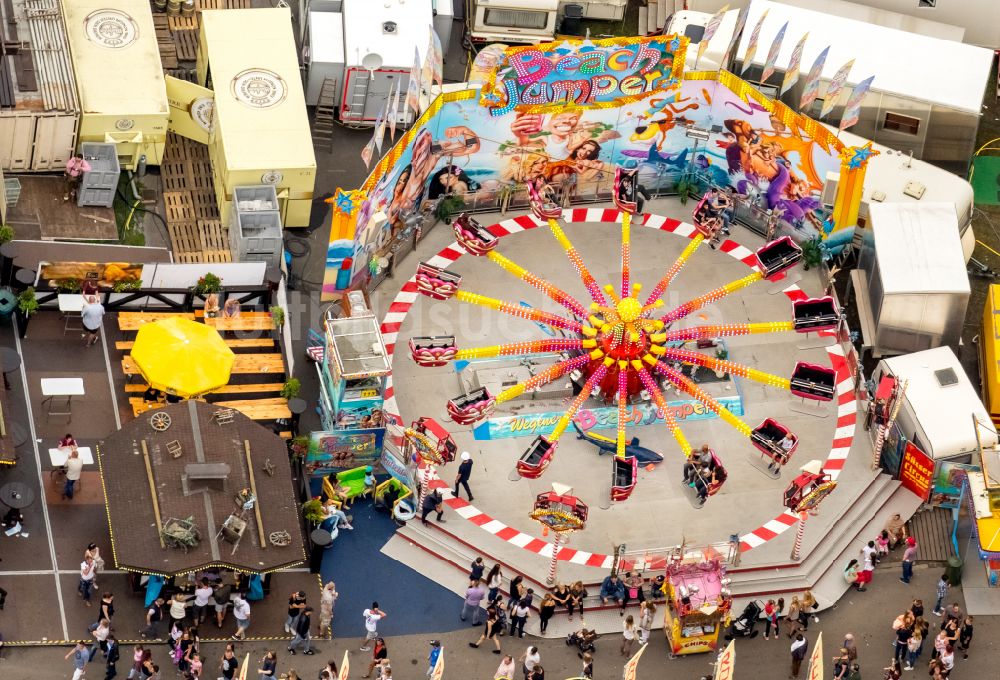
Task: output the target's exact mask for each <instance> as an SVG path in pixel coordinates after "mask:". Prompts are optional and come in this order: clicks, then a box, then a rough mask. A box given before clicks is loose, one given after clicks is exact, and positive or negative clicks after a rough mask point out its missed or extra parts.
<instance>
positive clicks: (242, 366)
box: [122, 354, 285, 377]
mask: <svg viewBox="0 0 1000 680" xmlns="http://www.w3.org/2000/svg"><path fill="white" fill-rule="evenodd" d="M122 372H123V373H124V374H125V375H126V377H131V376H133V375H139V367H138V366H136V365H135V361H133V360H132V356H131V355H128V356H125V357H123V358H122ZM284 372H285V362H284V361H283V360H282V358H281V355H280V354H237V355H236V356H235V357H233V369H232V371H231V373H241V374H242V373H274V374H279V375H281V374H284Z"/></svg>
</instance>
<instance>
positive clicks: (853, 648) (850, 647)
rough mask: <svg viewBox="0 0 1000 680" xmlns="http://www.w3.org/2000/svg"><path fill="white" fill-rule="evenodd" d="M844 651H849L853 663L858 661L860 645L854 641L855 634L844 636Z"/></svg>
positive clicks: (848, 654)
mask: <svg viewBox="0 0 1000 680" xmlns="http://www.w3.org/2000/svg"><path fill="white" fill-rule="evenodd" d="M843 646H844V649H846V650H847V656H848V657H850V660H851V662H854V661H857V660H858V645H857V642H855V640H854V633H847V634H846V635H844V645H843Z"/></svg>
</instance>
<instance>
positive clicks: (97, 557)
mask: <svg viewBox="0 0 1000 680" xmlns="http://www.w3.org/2000/svg"><path fill="white" fill-rule="evenodd" d="M66 436H67V437H68V436H70V435H66ZM81 465H82V463H81ZM77 480H79V477H77ZM87 555H90V556H91V557H92V558H93V559H94V590H100V589H101V587H100V586H99V585H98V584H97V576H98V574H100V573H101V571H102V570H103V569H104V558H103V557H101V549H100V548H98V547H97V544H96V543H89V544H88V545H87V549H86V550H84V551H83V556H84V557H86V556H87ZM105 618H107V619H110V618H111V617H110V616H107V617H105Z"/></svg>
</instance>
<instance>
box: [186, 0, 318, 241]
mask: <svg viewBox="0 0 1000 680" xmlns="http://www.w3.org/2000/svg"><path fill="white" fill-rule="evenodd" d="M197 76H198V84H200V85H202V86H204V87H208V88H211V89H213V90H214V91H215V114H214V116H215V117H214V127H213V129H212V132H211V135H210V137H209V142H208V153H209V158H210V159H211V161H212V182H213V184H214V186H215V195H216V197H217V200H218V203H219V214H220V216H221V219H222V222H223V224H228V223H229V222H230V218H231V213H232V201H233V190H234V189H235V188H236V187H241V186H257V185H261V184H271V185H274V187H275V189H276V191H277V194H278V202H279V204H280V211H281V223H282V225H284V226H285V227H305V226H308V225H309V213H310V211H311V209H312V199H313V187H314V185H315V183H316V157H315V155H314V154H313V146H312V133H311V131H310V128H309V117H308V114H307V112H306V102H305V95H304V94H303V91H302V79H301V76H300V74H299V61H298V56H297V51H296V47H295V36H294V34H293V32H292V20H291V15H290V10H289V9H288V8H287V7H284V8H274V9H229V10H205V11H202V12H201V33H200V36H199V46H198V62H197Z"/></svg>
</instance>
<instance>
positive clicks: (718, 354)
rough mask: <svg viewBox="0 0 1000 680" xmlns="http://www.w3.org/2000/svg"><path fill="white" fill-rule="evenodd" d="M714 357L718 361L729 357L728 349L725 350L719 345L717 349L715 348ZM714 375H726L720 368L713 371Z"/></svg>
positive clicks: (720, 377) (720, 376) (718, 376)
mask: <svg viewBox="0 0 1000 680" xmlns="http://www.w3.org/2000/svg"><path fill="white" fill-rule="evenodd" d="M715 358H716V359H718V360H719V361H726V360H727V359H729V350H727V349H726V348H725V347H720V348H719V349H717V350H715ZM715 377H717V378H719V379H722V378H724V377H726V372H725V371H724V370H723V369H721V368H720V369H718V370H716V371H715Z"/></svg>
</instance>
